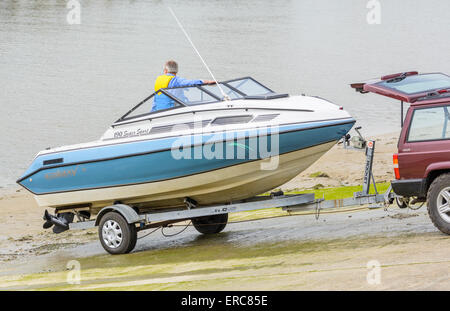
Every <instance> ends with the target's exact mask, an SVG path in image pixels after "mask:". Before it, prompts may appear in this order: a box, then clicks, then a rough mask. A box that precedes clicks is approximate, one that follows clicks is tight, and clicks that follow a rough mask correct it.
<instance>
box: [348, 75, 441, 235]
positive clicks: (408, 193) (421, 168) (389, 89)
mask: <svg viewBox="0 0 450 311" xmlns="http://www.w3.org/2000/svg"><path fill="white" fill-rule="evenodd" d="M352 87H353V88H356V90H357V91H359V92H361V93H368V92H372V93H377V94H380V95H384V96H387V97H392V98H395V99H398V100H400V101H401V110H402V119H401V120H402V131H401V133H400V139H399V141H398V153H397V154H394V157H393V161H394V172H395V180H393V181H392V182H391V184H392V189H393V191H394V192H395V194H397V195H400V196H402V197H404V198H405V200H409V199H410V198H414V201H416V202H424V201H426V202H427V206H428V213H429V215H430V218H431V220H432V221H433V223H434V225H435V226H436V227H437V228H438V229H439V230H441V231H442V232H444V233H447V234H450V77H449V76H448V75H445V74H442V73H427V74H418V72H416V71H413V72H405V73H398V74H393V75H389V76H384V77H382V78H381V79H380V80H376V81H370V82H366V83H355V84H352ZM404 102H407V103H409V104H410V107H409V109H408V111H407V112H406V116H405V118H404V120H403V103H404Z"/></svg>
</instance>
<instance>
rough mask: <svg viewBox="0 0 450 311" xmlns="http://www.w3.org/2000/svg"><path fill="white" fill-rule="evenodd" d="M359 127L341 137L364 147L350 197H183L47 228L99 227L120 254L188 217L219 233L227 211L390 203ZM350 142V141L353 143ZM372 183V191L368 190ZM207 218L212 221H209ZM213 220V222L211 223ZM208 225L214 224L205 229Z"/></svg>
mask: <svg viewBox="0 0 450 311" xmlns="http://www.w3.org/2000/svg"><path fill="white" fill-rule="evenodd" d="M359 129H360V127H359V128H356V130H357V133H358V135H359V138H358V137H356V139H355V137H353V139H352V140H350V136H349V135H347V136H346V137H344V138H343V140H342V143H343V144H344V149H359V150H365V154H366V161H365V169H364V179H363V189H362V191H360V192H355V193H354V194H353V197H351V198H344V199H338V200H325V199H324V198H318V199H316V198H315V194H314V193H305V194H295V195H289V194H284V193H283V192H282V191H278V192H272V193H271V194H270V195H262V196H257V197H254V198H251V199H247V200H244V201H240V202H236V203H230V204H222V205H212V206H197V204H196V202H195V201H194V200H192V199H189V198H186V199H185V208H184V209H179V210H170V211H155V212H148V213H143V214H140V213H138V212H137V211H136V210H135V209H133V208H132V207H131V206H129V205H125V204H114V205H111V206H107V207H104V208H103V209H101V210H100V212H99V213H98V215H97V217H96V219H94V220H89V219H87V218H83V217H77V220H78V221H77V222H72V221H70V222H68V221H66V222H65V221H64V220H65V219H61V218H57V217H56V216H52V215H48V213H46V216H47V218H45V219H46V220H47V227H49V226H50V225H49V223H50V222H52V221H55V226H57V225H58V226H60V227H61V226H62V228H60V229H61V230H60V232H62V231H65V230H69V229H70V230H72V229H89V228H93V227H95V226H99V227H100V229H99V238H100V242H101V244H102V246H103V248H104V249H105V250H106V251H108V252H109V253H111V254H122V253H128V252H130V251H131V250H132V249H133V248H134V246H135V245H136V240H137V232H138V231H141V230H146V229H150V228H159V227H167V226H169V225H170V224H172V223H176V222H181V221H185V220H191V221H192V222H193V224H194V227H195V228H196V229H197V230H198V231H199V232H201V233H218V232H220V231H221V230H222V229H223V228H224V227H225V225H226V223H227V221H228V213H235V212H244V211H252V210H260V209H266V208H282V210H284V211H286V212H289V213H290V212H299V211H315V212H316V215H319V213H320V211H321V210H335V209H340V208H344V207H350V206H361V205H369V208H380V207H383V206H385V207H386V206H388V205H390V204H392V202H393V201H394V199H395V198H396V195H395V194H394V193H393V192H392V188H391V186H389V188H388V189H387V191H386V192H385V193H381V194H380V193H378V191H377V188H376V184H375V179H374V176H373V173H372V165H373V157H374V151H375V141H374V140H369V141H366V140H364V139H363V138H362V136H361V134H360V133H359V131H358V130H359ZM350 143H353V146H351V144H350ZM372 182H373V186H374V189H375V194H370V193H369V192H370V185H371V183H372ZM77 216H79V215H77ZM52 217H53V218H52ZM205 220H206V222H205ZM208 220H213V221H212V223H211V221H208ZM202 221H203V222H202ZM214 222H216V223H215V224H214ZM201 225H204V226H205V228H206V229H201V228H200V227H199V226H201ZM208 226H213V227H211V228H210V229H208ZM122 240H124V242H126V243H125V244H126V245H121V244H124V243H122ZM115 244H117V245H115ZM119 245H120V247H119Z"/></svg>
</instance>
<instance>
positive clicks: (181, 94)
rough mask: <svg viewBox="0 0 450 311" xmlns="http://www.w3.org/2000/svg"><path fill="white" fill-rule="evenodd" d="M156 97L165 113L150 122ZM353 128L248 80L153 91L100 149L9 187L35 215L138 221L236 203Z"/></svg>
mask: <svg viewBox="0 0 450 311" xmlns="http://www.w3.org/2000/svg"><path fill="white" fill-rule="evenodd" d="M155 96H167V98H168V99H170V100H171V101H173V107H172V108H169V109H165V110H159V111H153V112H152V111H151V106H152V103H153V99H154V98H155ZM354 123H355V119H354V118H352V117H351V115H350V114H349V113H348V112H346V111H345V110H343V108H342V107H339V106H337V105H335V104H333V103H331V102H329V101H328V100H325V99H322V98H320V97H315V96H305V95H298V96H289V95H288V94H280V93H276V92H274V91H272V90H271V89H270V88H268V87H266V86H264V85H263V84H261V83H260V82H258V81H256V80H255V79H253V78H251V77H244V78H238V79H232V80H228V81H223V82H218V83H216V84H211V85H197V86H188V87H178V88H166V89H160V90H158V91H157V92H155V93H153V94H151V95H150V96H148V97H147V98H145V99H144V100H142V101H141V102H140V103H138V104H137V105H136V106H135V107H133V108H132V109H131V110H129V111H128V112H127V113H126V114H124V115H123V116H122V117H120V118H119V119H118V120H117V121H116V122H114V123H113V124H112V125H111V126H110V127H109V128H108V129H107V130H106V132H105V133H104V134H103V136H101V138H100V139H99V140H97V141H93V142H88V143H82V144H76V145H70V146H62V147H57V148H47V149H45V150H43V151H41V152H39V153H38V154H37V155H36V156H35V158H34V160H33V161H32V163H31V165H30V166H29V167H28V169H27V170H26V171H25V173H24V174H23V175H22V176H21V177H20V178H19V179H18V180H17V183H18V184H20V185H21V186H22V187H24V188H25V189H27V190H28V191H30V192H31V193H33V194H34V197H35V198H36V201H37V203H38V205H39V206H41V207H48V208H54V209H55V211H56V213H57V214H58V213H64V212H65V211H69V212H70V211H84V212H85V213H87V215H88V217H89V216H90V215H95V214H97V213H98V212H99V210H100V209H101V208H103V207H105V206H108V205H111V204H117V203H122V204H127V205H129V206H132V207H133V208H134V209H136V210H137V211H139V212H141V211H142V212H143V211H148V210H159V209H171V208H179V207H183V206H186V202H194V203H195V206H206V205H213V204H226V203H232V202H239V201H242V200H245V199H248V198H251V197H254V196H256V195H259V194H262V193H265V192H267V191H270V190H272V189H274V188H276V187H278V186H280V185H282V184H284V183H286V182H287V181H289V180H290V179H292V178H294V177H295V176H297V175H298V174H299V173H301V172H302V171H303V170H305V169H306V168H308V167H309V166H310V165H311V164H313V163H314V162H315V161H316V160H318V159H319V158H320V157H321V156H322V155H323V154H324V153H326V152H327V151H328V150H329V149H330V148H331V147H333V145H335V144H336V142H337V141H338V140H339V139H340V138H342V137H343V136H344V135H346V134H347V133H348V131H349V130H350V129H351V128H352V126H353V125H354ZM188 207H189V206H188Z"/></svg>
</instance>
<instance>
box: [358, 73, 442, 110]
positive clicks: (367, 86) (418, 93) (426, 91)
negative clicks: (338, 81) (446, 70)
mask: <svg viewBox="0 0 450 311" xmlns="http://www.w3.org/2000/svg"><path fill="white" fill-rule="evenodd" d="M351 87H352V88H354V89H356V91H358V92H361V93H368V92H372V93H377V94H380V95H383V96H387V97H391V98H395V99H398V100H401V101H404V102H407V103H411V104H412V103H417V104H420V101H424V100H427V101H428V100H434V99H441V98H442V97H448V96H450V77H449V76H448V75H446V74H443V73H425V74H419V73H418V72H417V71H410V72H404V73H396V74H391V75H387V76H384V77H381V78H380V79H379V80H375V81H370V82H365V83H364V82H362V83H353V84H351Z"/></svg>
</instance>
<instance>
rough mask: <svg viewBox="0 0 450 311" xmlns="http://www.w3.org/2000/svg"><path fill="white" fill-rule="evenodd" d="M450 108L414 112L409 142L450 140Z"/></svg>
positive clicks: (423, 109) (442, 107) (425, 109)
mask: <svg viewBox="0 0 450 311" xmlns="http://www.w3.org/2000/svg"><path fill="white" fill-rule="evenodd" d="M449 110H450V107H449V106H441V107H433V108H421V109H416V110H415V111H414V114H413V117H412V121H411V126H410V127H409V134H408V142H417V141H428V140H441V139H449V138H450V128H449V126H448V123H449Z"/></svg>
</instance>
